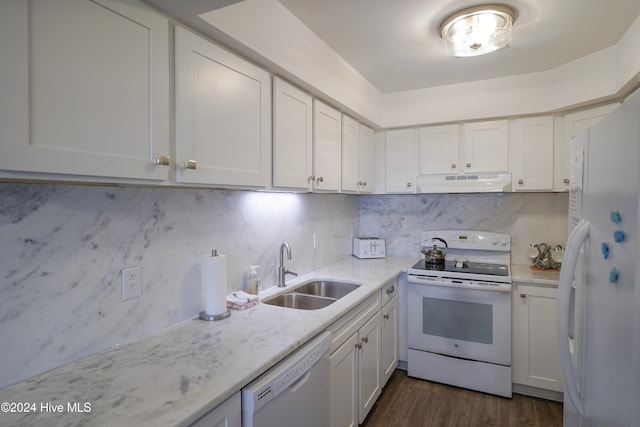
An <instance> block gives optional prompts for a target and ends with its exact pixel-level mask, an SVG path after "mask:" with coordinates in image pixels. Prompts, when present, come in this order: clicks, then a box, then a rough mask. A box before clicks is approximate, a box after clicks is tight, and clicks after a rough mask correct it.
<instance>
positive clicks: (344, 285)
mask: <svg viewBox="0 0 640 427" xmlns="http://www.w3.org/2000/svg"><path fill="white" fill-rule="evenodd" d="M359 287H360V285H359V284H357V283H349V282H338V281H333V280H313V281H311V282H307V283H304V284H302V285H300V286H298V287H296V288H294V289H293V290H292V291H291V292H288V293H286V294H282V295H278V296H275V297H273V298H267V299H266V300H264V301H262V302H264V303H265V304H270V305H277V306H279V307H287V308H297V309H300V310H318V309H320V308H324V307H326V306H328V305H331V304H333V303H334V302H336V301H338V300H339V299H340V298H342V297H344V296H345V295H347V294H349V293H351V292H353V291H355V290H356V289H358V288H359Z"/></svg>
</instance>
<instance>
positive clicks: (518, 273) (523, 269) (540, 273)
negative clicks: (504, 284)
mask: <svg viewBox="0 0 640 427" xmlns="http://www.w3.org/2000/svg"><path fill="white" fill-rule="evenodd" d="M530 267H531V266H530V265H520V264H512V265H511V281H512V282H514V283H535V284H538V285H549V286H556V287H557V286H558V281H559V279H560V272H559V271H544V270H532V269H531V268H530Z"/></svg>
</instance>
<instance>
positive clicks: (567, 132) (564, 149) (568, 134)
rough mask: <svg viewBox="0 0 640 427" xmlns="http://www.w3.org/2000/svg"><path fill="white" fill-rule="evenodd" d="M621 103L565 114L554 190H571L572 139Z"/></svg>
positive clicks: (557, 157)
mask: <svg viewBox="0 0 640 427" xmlns="http://www.w3.org/2000/svg"><path fill="white" fill-rule="evenodd" d="M619 105H620V103H619V102H614V103H612V104H607V105H600V106H598V107H593V108H588V109H586V110H581V111H576V112H573V113H569V114H566V115H565V116H564V118H563V119H562V121H563V128H562V130H561V135H558V138H557V139H556V144H555V148H554V165H553V168H554V182H553V191H569V150H570V147H571V140H572V139H573V138H574V137H576V136H578V135H580V134H581V133H583V132H586V131H587V129H589V128H590V127H591V126H593V125H595V124H596V123H598V122H599V121H600V120H602V119H603V118H604V117H606V116H608V115H609V114H611V112H612V111H613V110H615V109H616V108H618V106H619Z"/></svg>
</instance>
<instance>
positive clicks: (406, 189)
mask: <svg viewBox="0 0 640 427" xmlns="http://www.w3.org/2000/svg"><path fill="white" fill-rule="evenodd" d="M415 151H416V150H415V132H414V130H413V129H400V130H390V131H387V133H386V141H385V173H386V176H385V191H386V192H387V193H415V192H416V185H415V183H416V159H415Z"/></svg>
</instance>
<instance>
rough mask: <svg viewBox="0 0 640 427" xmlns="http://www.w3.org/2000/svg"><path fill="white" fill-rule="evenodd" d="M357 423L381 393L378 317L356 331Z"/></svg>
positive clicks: (363, 417) (362, 418)
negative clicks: (357, 352)
mask: <svg viewBox="0 0 640 427" xmlns="http://www.w3.org/2000/svg"><path fill="white" fill-rule="evenodd" d="M358 337H359V338H360V343H359V346H358V350H359V354H358V396H359V402H358V423H362V422H363V421H364V419H365V417H366V416H367V414H368V413H369V411H370V410H371V408H373V405H374V403H376V400H378V397H379V396H380V392H381V391H382V383H381V381H380V366H381V365H380V342H381V341H380V315H379V314H376V315H375V316H373V317H372V318H371V319H369V321H368V322H367V323H366V324H365V325H364V326H363V327H362V328H361V329H360V330H359V331H358Z"/></svg>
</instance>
